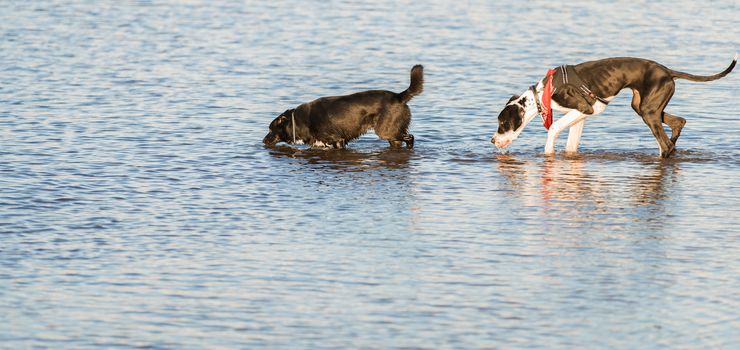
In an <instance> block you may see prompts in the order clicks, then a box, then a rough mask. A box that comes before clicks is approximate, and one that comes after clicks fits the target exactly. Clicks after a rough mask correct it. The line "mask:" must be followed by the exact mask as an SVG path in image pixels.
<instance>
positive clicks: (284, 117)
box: [276, 109, 294, 125]
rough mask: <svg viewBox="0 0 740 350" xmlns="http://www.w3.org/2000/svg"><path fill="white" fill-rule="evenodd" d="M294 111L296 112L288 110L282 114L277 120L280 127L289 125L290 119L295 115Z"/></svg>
mask: <svg viewBox="0 0 740 350" xmlns="http://www.w3.org/2000/svg"><path fill="white" fill-rule="evenodd" d="M293 111H294V110H293V109H286V110H285V112H283V113H281V114H280V115H279V116H278V117H277V119H276V121H277V124H278V125H280V124H284V123H287V122H288V118H289V117H290V115H291V114H292V113H293Z"/></svg>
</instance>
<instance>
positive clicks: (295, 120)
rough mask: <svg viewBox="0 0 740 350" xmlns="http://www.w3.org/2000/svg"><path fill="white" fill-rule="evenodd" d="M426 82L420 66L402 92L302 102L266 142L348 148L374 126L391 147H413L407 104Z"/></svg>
mask: <svg viewBox="0 0 740 350" xmlns="http://www.w3.org/2000/svg"><path fill="white" fill-rule="evenodd" d="M423 84H424V67H422V66H421V65H416V66H414V67H413V68H411V85H410V86H409V88H408V89H406V91H404V92H402V93H400V94H397V93H395V92H391V91H386V90H370V91H363V92H358V93H355V94H351V95H345V96H331V97H322V98H319V99H316V100H314V101H311V102H308V103H304V104H301V105H300V106H298V107H296V108H295V109H289V110H286V111H285V112H283V113H282V114H280V115H279V116H278V117H277V118H275V120H273V121H272V123H270V132H269V133H268V134H267V136H265V138H264V139H263V140H262V142H264V143H265V144H266V145H274V144H276V143H278V142H287V143H289V144H304V143H305V144H308V145H311V146H313V147H334V148H344V147H345V146H346V145H347V143H348V142H350V141H352V140H354V139H356V138H358V137H360V136H361V135H363V134H364V133H366V132H367V131H368V130H369V129H371V128H372V129H373V130H375V134H377V135H378V137H380V138H381V139H383V140H387V141H388V142H389V143H390V144H391V147H400V146H401V145H402V143H404V142H405V143H406V147H407V148H413V147H414V135H411V134H409V132H408V128H409V124H410V123H411V111H410V110H409V106H408V105H406V103H407V102H409V100H411V98H412V97H414V96H416V95H418V94H421V92H422V91H423Z"/></svg>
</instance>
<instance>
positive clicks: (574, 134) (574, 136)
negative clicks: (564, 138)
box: [565, 119, 586, 153]
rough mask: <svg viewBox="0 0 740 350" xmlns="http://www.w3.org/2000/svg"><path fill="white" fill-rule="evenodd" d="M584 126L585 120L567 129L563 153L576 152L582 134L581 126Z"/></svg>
mask: <svg viewBox="0 0 740 350" xmlns="http://www.w3.org/2000/svg"><path fill="white" fill-rule="evenodd" d="M584 124H586V119H581V121H579V122H576V123H575V124H573V126H571V127H570V129H568V143H566V144H565V151H566V152H568V153H576V152H578V144H579V143H581V135H582V134H583V125H584Z"/></svg>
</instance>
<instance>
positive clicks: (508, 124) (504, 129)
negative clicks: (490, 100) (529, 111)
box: [491, 95, 526, 148]
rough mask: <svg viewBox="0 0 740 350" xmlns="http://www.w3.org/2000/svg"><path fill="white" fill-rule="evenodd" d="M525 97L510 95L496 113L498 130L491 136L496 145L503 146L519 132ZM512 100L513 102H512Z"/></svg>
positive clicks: (522, 122)
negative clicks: (504, 104)
mask: <svg viewBox="0 0 740 350" xmlns="http://www.w3.org/2000/svg"><path fill="white" fill-rule="evenodd" d="M525 100H526V97H524V98H521V99H520V98H519V96H517V95H514V96H511V98H510V99H509V102H506V107H504V109H503V110H501V113H499V114H498V130H496V134H494V135H493V137H492V138H491V142H492V143H494V144H495V145H496V147H499V148H503V147H506V146H508V145H510V144H511V143H512V142H513V141H514V139H516V137H517V136H518V135H519V132H521V130H520V129H521V128H522V125H523V124H524V112H525V109H524V106H525V102H526V101H525ZM512 102H513V103H512Z"/></svg>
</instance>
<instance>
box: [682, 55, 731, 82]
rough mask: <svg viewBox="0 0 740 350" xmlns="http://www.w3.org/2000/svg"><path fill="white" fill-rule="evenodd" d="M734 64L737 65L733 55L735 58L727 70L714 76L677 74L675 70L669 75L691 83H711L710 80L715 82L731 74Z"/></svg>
mask: <svg viewBox="0 0 740 350" xmlns="http://www.w3.org/2000/svg"><path fill="white" fill-rule="evenodd" d="M736 63H737V54H735V58H734V59H733V60H732V63H730V66H729V67H727V69H725V70H723V71H722V72H719V73H717V74H715V75H693V74H689V73H684V72H679V71H675V70H671V75H672V76H673V79H687V80H691V81H712V80H717V79H719V78H722V77H724V76H725V75H727V74H730V72H732V69H733V68H735V64H736Z"/></svg>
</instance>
